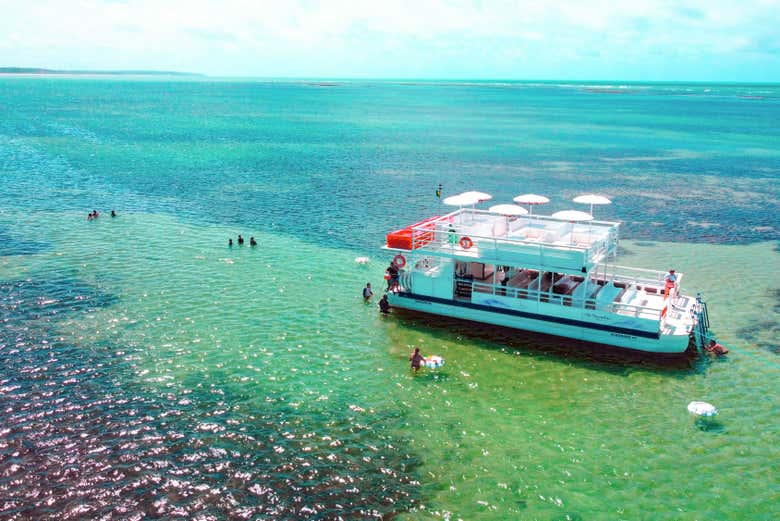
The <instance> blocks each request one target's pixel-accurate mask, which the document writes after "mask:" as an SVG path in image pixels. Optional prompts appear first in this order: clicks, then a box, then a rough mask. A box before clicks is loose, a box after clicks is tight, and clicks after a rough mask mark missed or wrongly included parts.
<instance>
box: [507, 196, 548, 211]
mask: <svg viewBox="0 0 780 521" xmlns="http://www.w3.org/2000/svg"><path fill="white" fill-rule="evenodd" d="M512 200H513V201H514V202H516V203H519V204H527V205H528V213H533V211H532V209H531V205H534V204H546V203H549V202H550V200H549V199H548V198H546V197H545V196H543V195H536V194H523V195H518V196H517V197H515V198H514V199H512Z"/></svg>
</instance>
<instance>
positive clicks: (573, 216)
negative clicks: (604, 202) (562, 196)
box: [550, 210, 593, 223]
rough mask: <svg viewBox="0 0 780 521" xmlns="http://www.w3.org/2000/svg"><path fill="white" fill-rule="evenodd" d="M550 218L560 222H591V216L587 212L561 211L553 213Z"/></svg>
mask: <svg viewBox="0 0 780 521" xmlns="http://www.w3.org/2000/svg"><path fill="white" fill-rule="evenodd" d="M550 217H552V218H553V219H560V220H562V221H569V222H573V223H574V222H579V221H592V220H593V216H592V215H591V214H589V213H587V212H580V211H579V210H563V211H561V212H555V213H554V214H552V215H551V216H550Z"/></svg>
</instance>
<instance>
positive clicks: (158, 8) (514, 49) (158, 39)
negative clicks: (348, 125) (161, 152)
mask: <svg viewBox="0 0 780 521" xmlns="http://www.w3.org/2000/svg"><path fill="white" fill-rule="evenodd" d="M0 12H2V13H3V16H2V17H0V36H2V38H0V63H2V64H4V65H29V66H44V67H54V68H66V67H79V68H171V67H176V68H183V69H185V70H194V71H200V72H205V73H210V74H217V75H247V76H251V75H255V76H346V75H357V76H396V77H398V76H407V77H409V76H413V75H419V74H425V75H434V74H435V75H445V76H448V77H464V76H471V75H473V74H479V75H480V76H482V77H485V76H487V77H500V78H510V77H530V78H543V77H550V78H567V77H579V78H582V77H586V76H587V74H589V71H592V72H591V74H605V73H609V74H619V75H622V76H623V77H626V78H627V79H631V78H635V79H640V78H642V74H643V69H642V67H641V66H640V65H641V64H642V63H645V64H650V63H652V64H653V70H654V71H660V72H656V73H658V74H665V73H664V72H663V71H664V70H668V71H669V72H670V73H672V72H674V71H677V70H679V71H688V74H692V75H698V76H699V77H701V78H702V79H711V78H710V77H711V76H713V75H715V76H718V75H719V77H720V79H723V80H738V79H741V78H738V77H733V75H734V74H736V71H737V70H738V71H739V73H740V74H742V75H744V70H745V67H744V66H740V67H738V68H735V66H736V64H738V63H740V62H744V61H745V59H746V55H747V54H750V56H751V59H753V60H755V59H759V58H760V59H761V60H764V61H763V62H757V63H763V65H762V66H761V68H762V69H766V70H765V71H763V72H762V71H756V74H755V76H756V78H758V79H765V80H766V79H772V78H773V79H774V80H775V81H778V80H780V66H779V65H780V62H779V61H778V60H780V57H779V56H780V51H779V50H778V47H780V45H778V43H777V41H778V39H777V37H776V36H775V35H776V30H775V27H776V26H777V25H778V22H780V20H778V12H780V9H777V6H776V4H775V2H773V1H771V0H747V1H745V2H741V3H739V4H733V3H730V2H718V1H707V2H705V1H699V0H694V1H683V2H676V1H655V0H633V1H632V2H612V1H606V0H596V1H592V2H578V1H559V2H538V1H501V0H496V1H489V0H483V1H476V0H474V1H469V0H463V1H448V0H427V1H420V0H417V1H411V0H397V1H392V0H387V1H383V2H369V1H354V0H332V1H327V2H326V1H322V2H320V1H312V0H288V1H286V2H253V1H246V0H223V1H222V2H219V3H213V2H204V1H183V0H176V1H168V2H159V1H156V0H155V1H152V0H128V1H126V2H117V1H109V0H76V1H75V2H57V1H54V2H48V3H46V4H43V3H37V2H15V1H10V0H6V1H4V0H0ZM756 56H759V58H756ZM33 59H34V60H43V61H45V63H41V62H36V63H32V62H30V61H28V60H33ZM445 65H446V66H445ZM713 67H715V68H714V69H713ZM767 71H768V72H767ZM675 73H676V72H675ZM762 74H763V75H764V76H766V75H767V74H772V75H773V76H772V77H771V78H769V77H761V78H759V76H761V75H762ZM645 79H686V78H673V77H664V78H658V77H648V78H645ZM687 79H695V78H687Z"/></svg>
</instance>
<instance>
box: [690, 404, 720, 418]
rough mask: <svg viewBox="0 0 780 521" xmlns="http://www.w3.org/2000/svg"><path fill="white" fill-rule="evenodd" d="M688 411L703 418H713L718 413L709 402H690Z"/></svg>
mask: <svg viewBox="0 0 780 521" xmlns="http://www.w3.org/2000/svg"><path fill="white" fill-rule="evenodd" d="M688 412H689V413H691V414H693V415H695V416H701V417H703V418H712V417H713V416H716V415H717V414H718V410H717V409H716V408H715V406H714V405H712V404H711V403H707V402H691V403H689V404H688Z"/></svg>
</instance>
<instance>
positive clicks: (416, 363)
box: [409, 347, 425, 373]
mask: <svg viewBox="0 0 780 521" xmlns="http://www.w3.org/2000/svg"><path fill="white" fill-rule="evenodd" d="M423 360H425V357H424V356H423V355H422V353H420V348H419V347H415V348H414V353H412V354H411V355H409V361H410V362H411V363H412V369H413V370H414V372H415V373H416V372H417V371H419V369H420V367H421V366H422V363H423Z"/></svg>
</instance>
